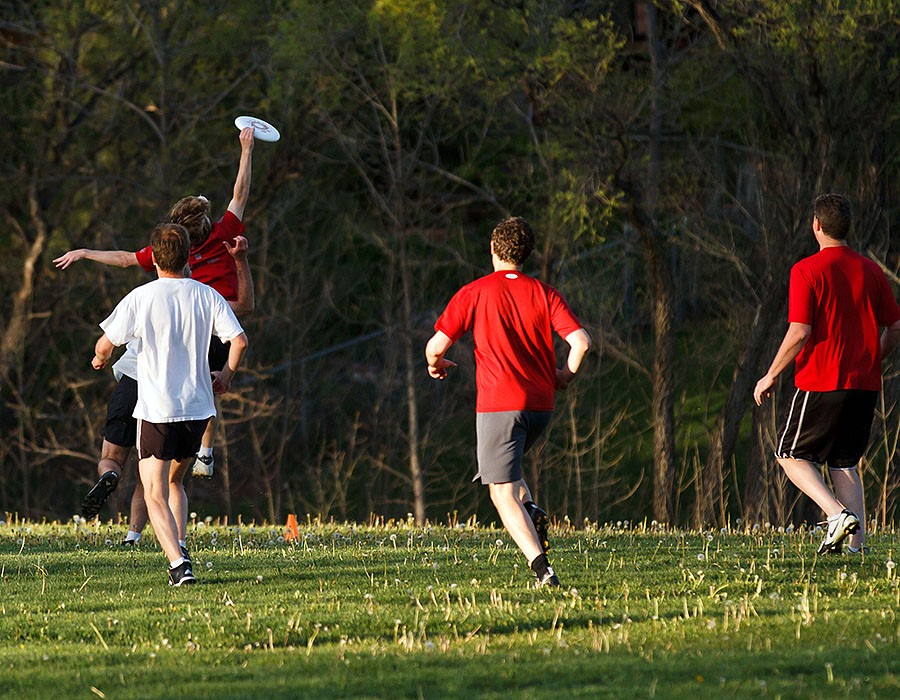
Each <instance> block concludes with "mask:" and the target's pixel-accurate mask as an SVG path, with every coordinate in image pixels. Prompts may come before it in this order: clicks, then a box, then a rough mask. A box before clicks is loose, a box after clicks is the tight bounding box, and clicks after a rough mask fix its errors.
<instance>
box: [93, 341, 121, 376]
mask: <svg viewBox="0 0 900 700" xmlns="http://www.w3.org/2000/svg"><path fill="white" fill-rule="evenodd" d="M114 347H115V345H113V344H112V342H111V341H110V339H109V338H107V337H106V333H104V334H103V335H101V336H100V338H99V339H98V340H97V344H96V345H95V346H94V359H93V360H91V367H93V368H94V369H103V368H104V367H106V365H107V363H108V362H109V358H110V357H112V351H113V348H114Z"/></svg>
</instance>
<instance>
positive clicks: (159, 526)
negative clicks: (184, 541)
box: [138, 457, 181, 563]
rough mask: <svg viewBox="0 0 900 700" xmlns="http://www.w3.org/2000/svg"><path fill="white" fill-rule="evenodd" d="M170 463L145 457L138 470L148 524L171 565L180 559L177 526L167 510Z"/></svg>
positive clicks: (139, 463)
mask: <svg viewBox="0 0 900 700" xmlns="http://www.w3.org/2000/svg"><path fill="white" fill-rule="evenodd" d="M170 461H171V460H162V459H157V458H156V457H145V458H144V459H142V460H141V461H140V462H138V469H139V470H140V473H141V481H142V482H143V484H144V500H145V501H146V502H147V512H148V514H149V515H150V523H151V524H152V525H153V531H154V532H155V533H156V539H157V540H159V544H160V546H162V548H163V551H164V552H165V553H166V557H168V559H169V562H170V563H171V562H173V561H177V560H178V559H181V548H180V547H179V546H178V526H177V525H176V523H175V518H174V517H172V511H171V510H170V509H169V462H170Z"/></svg>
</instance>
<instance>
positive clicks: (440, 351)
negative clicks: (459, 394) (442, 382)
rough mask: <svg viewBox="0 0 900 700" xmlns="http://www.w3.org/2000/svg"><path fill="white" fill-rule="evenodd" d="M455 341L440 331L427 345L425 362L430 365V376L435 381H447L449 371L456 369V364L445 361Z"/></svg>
mask: <svg viewBox="0 0 900 700" xmlns="http://www.w3.org/2000/svg"><path fill="white" fill-rule="evenodd" d="M451 345H453V341H452V340H450V337H449V336H447V335H446V334H445V333H441V331H438V332H437V333H435V334H434V335H433V336H431V339H430V340H429V341H428V343H427V344H426V345H425V361H426V362H427V363H428V374H430V375H431V377H432V378H433V379H446V378H447V369H448V368H449V367H456V363H455V362H451V361H450V360H445V359H444V353H446V352H447V350H449V349H450V346H451Z"/></svg>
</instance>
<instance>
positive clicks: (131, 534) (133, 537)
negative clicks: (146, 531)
mask: <svg viewBox="0 0 900 700" xmlns="http://www.w3.org/2000/svg"><path fill="white" fill-rule="evenodd" d="M140 539H141V533H140V532H135V531H134V530H129V531H128V534H127V535H125V541H126V542H134V543H135V544H137V543H138V542H139V541H140Z"/></svg>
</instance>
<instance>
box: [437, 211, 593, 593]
mask: <svg viewBox="0 0 900 700" xmlns="http://www.w3.org/2000/svg"><path fill="white" fill-rule="evenodd" d="M533 250H534V232H533V231H532V230H531V226H529V224H528V222H527V221H525V220H524V219H522V218H520V217H513V218H511V219H506V220H505V221H501V222H500V223H499V224H497V226H496V228H495V229H494V232H493V234H492V235H491V261H492V263H493V267H494V272H493V274H490V275H487V276H485V277H482V278H480V279H477V280H475V281H474V282H472V283H470V284H467V285H466V286H465V287H463V288H462V289H460V290H459V291H458V292H457V293H456V294H455V295H454V296H453V298H452V299H451V300H450V303H449V304H448V305H447V308H446V309H445V310H444V313H443V314H441V317H440V318H439V319H438V320H437V323H435V324H434V328H435V331H436V332H435V334H434V336H432V338H431V339H430V340H429V341H428V344H427V346H426V347H425V357H426V360H427V361H428V373H429V374H430V375H431V376H432V377H433V378H435V379H445V378H446V377H447V370H448V369H449V368H450V367H456V363H454V362H451V361H450V360H447V359H446V358H445V357H444V354H445V353H446V352H447V350H449V348H450V346H451V345H452V344H453V343H455V342H456V341H457V340H459V338H460V337H461V336H462V335H463V333H465V332H466V331H470V330H471V331H472V334H473V336H474V340H475V366H476V371H475V384H476V388H477V399H476V406H475V411H476V435H477V443H478V448H477V454H478V473H477V474H476V476H475V478H476V479H479V478H480V479H481V482H482V483H483V484H488V487H489V489H490V494H491V501H493V503H494V506H495V507H496V508H497V513H498V514H499V515H500V519H501V520H502V521H503V525H504V527H506V530H507V531H508V532H509V534H510V536H511V537H512V538H513V540H514V541H515V543H516V544H517V545H518V546H519V549H521V550H522V553H523V554H524V555H525V556H526V558H527V559H528V563H529V566H530V567H531V569H532V571H533V572H534V575H535V579H536V581H537V585H539V586H545V585H548V586H559V579H558V578H557V576H556V574H555V573H554V571H553V569H552V568H551V566H550V562H549V561H548V559H547V551H546V550H547V547H548V544H549V543H548V542H547V536H546V527H547V514H546V513H545V512H544V511H543V510H541V509H540V508H538V507H537V506H536V505H535V504H534V502H533V501H532V498H531V492H530V491H529V490H528V486H527V485H526V484H525V480H524V479H523V477H522V455H523V454H524V453H525V451H526V450H528V448H529V447H531V445H532V444H534V442H535V440H537V438H538V436H540V434H541V433H542V432H543V430H544V428H546V427H547V424H548V423H549V422H550V416H551V414H552V412H553V398H554V392H555V391H556V390H557V389H565V388H566V387H567V386H568V385H569V382H570V381H571V380H572V378H573V377H574V376H575V374H576V373H577V372H578V368H579V367H580V366H581V361H582V359H583V358H584V355H585V353H586V352H587V351H588V349H589V348H590V346H591V339H590V336H589V335H588V334H587V332H586V331H585V330H584V328H582V326H581V323H580V322H579V320H578V319H577V318H576V317H575V315H574V314H573V313H572V311H571V310H570V309H569V306H568V304H566V301H565V299H563V297H562V295H560V293H559V292H557V291H556V290H555V289H553V288H552V287H548V286H547V285H545V284H543V283H542V282H539V281H538V280H536V279H533V278H531V277H528V276H527V275H523V274H522V265H523V263H524V262H525V260H526V259H527V258H528V256H529V255H530V254H531V252H532V251H533ZM554 331H555V332H556V333H558V334H559V335H560V336H561V337H563V338H564V339H565V340H566V342H567V343H568V344H569V355H568V358H567V360H566V363H565V365H564V366H563V367H562V369H557V367H556V358H555V356H554V353H553V332H554ZM536 526H537V527H536ZM538 529H540V531H541V532H540V535H539V533H538Z"/></svg>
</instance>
